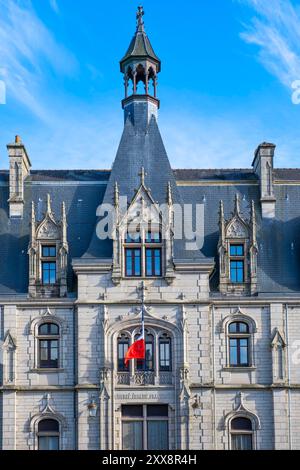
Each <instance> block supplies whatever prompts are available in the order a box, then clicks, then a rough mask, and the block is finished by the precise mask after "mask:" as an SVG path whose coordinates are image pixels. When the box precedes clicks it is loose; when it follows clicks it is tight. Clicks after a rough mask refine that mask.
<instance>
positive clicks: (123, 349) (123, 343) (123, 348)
mask: <svg viewBox="0 0 300 470" xmlns="http://www.w3.org/2000/svg"><path fill="white" fill-rule="evenodd" d="M129 345H130V339H129V336H128V335H127V334H126V333H121V335H120V336H119V338H118V371H119V372H127V371H128V370H129V365H127V366H126V365H125V356H126V353H127V351H128V349H129Z"/></svg>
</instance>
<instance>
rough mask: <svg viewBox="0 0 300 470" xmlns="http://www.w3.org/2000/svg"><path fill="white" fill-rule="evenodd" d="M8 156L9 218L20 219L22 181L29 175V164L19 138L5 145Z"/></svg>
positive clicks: (22, 207) (22, 204)
mask: <svg viewBox="0 0 300 470" xmlns="http://www.w3.org/2000/svg"><path fill="white" fill-rule="evenodd" d="M7 149H8V156H9V200H8V203H9V216H10V217H11V218H22V217H23V209H24V181H25V179H26V177H27V176H28V175H29V173H30V168H31V163H30V160H29V157H28V154H27V152H26V148H25V146H24V145H23V143H22V140H21V138H20V137H19V136H18V135H17V136H16V138H15V142H14V143H13V144H8V145H7Z"/></svg>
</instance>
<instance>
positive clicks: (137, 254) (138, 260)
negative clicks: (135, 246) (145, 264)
mask: <svg viewBox="0 0 300 470" xmlns="http://www.w3.org/2000/svg"><path fill="white" fill-rule="evenodd" d="M134 257H135V263H134V270H135V272H134V275H135V276H140V275H141V250H135V252H134Z"/></svg>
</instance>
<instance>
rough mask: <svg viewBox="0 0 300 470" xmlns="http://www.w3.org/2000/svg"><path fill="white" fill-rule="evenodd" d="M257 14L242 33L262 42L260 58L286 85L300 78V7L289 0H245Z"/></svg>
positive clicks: (244, 37)
mask: <svg viewBox="0 0 300 470" xmlns="http://www.w3.org/2000/svg"><path fill="white" fill-rule="evenodd" d="M242 3H246V4H248V5H249V6H250V7H252V8H253V10H254V12H255V15H256V16H255V17H254V18H253V19H252V21H251V24H250V25H245V31H244V32H243V33H242V34H241V37H242V38H243V39H244V40H245V41H246V42H247V43H250V44H256V45H257V46H259V48H260V51H259V60H260V61H261V63H262V64H263V65H264V66H265V68H266V69H267V70H268V71H269V72H271V73H272V74H274V75H275V76H276V77H277V78H278V79H279V80H280V81H281V83H283V84H284V85H285V86H287V87H289V88H291V84H292V82H293V81H294V80H299V79H300V11H299V8H296V7H295V6H294V5H293V4H292V2H291V1H290V0H267V1H266V0H242Z"/></svg>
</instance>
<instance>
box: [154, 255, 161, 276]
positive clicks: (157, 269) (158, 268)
mask: <svg viewBox="0 0 300 470" xmlns="http://www.w3.org/2000/svg"><path fill="white" fill-rule="evenodd" d="M154 269H155V276H161V250H155V268H154Z"/></svg>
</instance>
